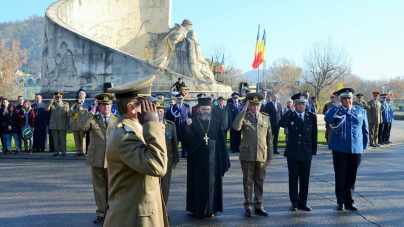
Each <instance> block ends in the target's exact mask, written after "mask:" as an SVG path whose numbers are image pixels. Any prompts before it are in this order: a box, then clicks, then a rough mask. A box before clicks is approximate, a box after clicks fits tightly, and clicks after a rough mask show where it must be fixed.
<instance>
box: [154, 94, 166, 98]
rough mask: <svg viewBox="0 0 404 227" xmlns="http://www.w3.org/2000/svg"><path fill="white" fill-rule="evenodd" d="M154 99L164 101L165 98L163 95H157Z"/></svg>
mask: <svg viewBox="0 0 404 227" xmlns="http://www.w3.org/2000/svg"><path fill="white" fill-rule="evenodd" d="M156 98H158V99H164V98H165V96H164V95H163V94H157V95H156Z"/></svg>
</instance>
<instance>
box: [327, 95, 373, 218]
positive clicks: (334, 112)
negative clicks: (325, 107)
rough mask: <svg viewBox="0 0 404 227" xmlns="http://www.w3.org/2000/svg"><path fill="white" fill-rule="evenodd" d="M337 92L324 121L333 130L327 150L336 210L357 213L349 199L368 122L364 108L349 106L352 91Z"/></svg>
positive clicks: (366, 140)
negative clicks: (332, 174) (331, 171)
mask: <svg viewBox="0 0 404 227" xmlns="http://www.w3.org/2000/svg"><path fill="white" fill-rule="evenodd" d="M338 93H339V94H340V97H341V101H339V99H338V100H336V102H335V106H333V107H332V108H331V109H330V110H329V111H328V112H327V114H326V115H325V118H324V119H325V121H326V122H327V123H328V124H330V125H331V128H332V130H333V132H332V137H331V141H330V144H329V146H328V148H329V149H331V150H332V156H333V163H334V171H335V194H336V196H337V203H338V206H337V210H344V209H348V210H352V211H357V210H358V208H357V207H356V206H355V204H354V198H353V197H354V194H355V182H356V174H357V171H358V167H359V164H360V163H361V160H362V153H363V152H364V150H366V148H367V147H368V143H369V128H368V119H367V115H366V111H365V109H363V108H362V107H360V106H354V105H352V103H353V93H354V90H353V89H352V88H343V89H341V90H340V91H339V92H338ZM341 103H342V105H341Z"/></svg>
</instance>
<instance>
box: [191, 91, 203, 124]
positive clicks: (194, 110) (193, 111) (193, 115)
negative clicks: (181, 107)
mask: <svg viewBox="0 0 404 227" xmlns="http://www.w3.org/2000/svg"><path fill="white" fill-rule="evenodd" d="M196 97H197V98H198V99H199V98H206V94H203V93H200V94H198V95H197V96H196ZM198 107H199V105H198V104H196V105H195V106H193V107H192V109H191V112H192V113H191V115H192V118H194V117H197V116H198Z"/></svg>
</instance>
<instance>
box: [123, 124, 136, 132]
mask: <svg viewBox="0 0 404 227" xmlns="http://www.w3.org/2000/svg"><path fill="white" fill-rule="evenodd" d="M123 128H124V129H125V131H126V132H135V130H133V128H131V127H129V126H127V125H124V126H123Z"/></svg>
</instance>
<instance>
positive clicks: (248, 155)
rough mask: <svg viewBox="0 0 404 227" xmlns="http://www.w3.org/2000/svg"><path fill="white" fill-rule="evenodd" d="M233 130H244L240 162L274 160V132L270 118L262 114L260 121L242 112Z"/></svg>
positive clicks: (235, 121) (234, 123) (250, 114)
mask: <svg viewBox="0 0 404 227" xmlns="http://www.w3.org/2000/svg"><path fill="white" fill-rule="evenodd" d="M233 129H234V130H236V131H240V130H242V132H243V139H242V140H241V150H240V160H243V161H253V162H254V161H256V162H266V161H267V160H272V155H273V147H272V131H271V124H270V121H269V116H268V115H267V114H265V113H260V114H259V117H258V120H257V119H255V117H254V115H253V114H252V113H251V112H250V111H248V113H246V111H241V112H240V114H239V115H238V117H237V118H236V119H235V120H234V122H233Z"/></svg>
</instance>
